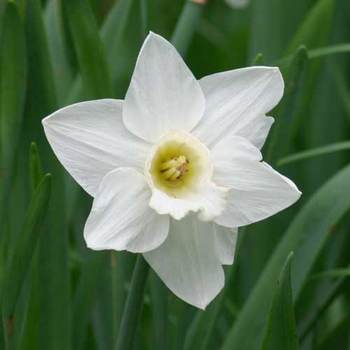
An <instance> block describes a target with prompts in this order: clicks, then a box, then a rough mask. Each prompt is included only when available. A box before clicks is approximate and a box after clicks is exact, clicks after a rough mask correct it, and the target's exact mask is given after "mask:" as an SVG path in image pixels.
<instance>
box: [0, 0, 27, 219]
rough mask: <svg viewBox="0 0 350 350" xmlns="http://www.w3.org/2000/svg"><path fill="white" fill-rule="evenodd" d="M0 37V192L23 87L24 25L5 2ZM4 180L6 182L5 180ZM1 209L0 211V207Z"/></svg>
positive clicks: (18, 125) (12, 148) (13, 141)
mask: <svg viewBox="0 0 350 350" xmlns="http://www.w3.org/2000/svg"><path fill="white" fill-rule="evenodd" d="M1 33H2V34H1V40H0V164H1V170H0V172H1V173H0V180H1V184H0V187H1V193H3V191H4V187H5V186H7V185H8V184H5V182H9V181H10V179H11V176H12V172H13V169H12V167H13V162H14V157H15V151H16V150H17V143H18V138H19V135H20V130H21V127H22V116H23V108H24V96H25V86H26V60H25V58H26V51H25V39H24V28H23V23H22V21H21V18H20V16H19V13H18V9H17V6H16V5H15V4H14V3H11V2H8V3H7V5H6V8H5V14H4V17H3V22H2V30H1ZM5 180H6V181H5ZM1 212H2V210H1Z"/></svg>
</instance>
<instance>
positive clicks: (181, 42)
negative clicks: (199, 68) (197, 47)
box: [171, 1, 204, 56]
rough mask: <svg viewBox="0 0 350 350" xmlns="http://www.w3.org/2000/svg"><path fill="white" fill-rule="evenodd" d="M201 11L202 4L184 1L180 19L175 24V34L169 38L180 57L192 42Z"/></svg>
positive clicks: (184, 54)
mask: <svg viewBox="0 0 350 350" xmlns="http://www.w3.org/2000/svg"><path fill="white" fill-rule="evenodd" d="M203 9H204V3H197V2H192V1H186V3H185V5H184V8H183V10H182V13H181V15H180V18H179V20H178V22H177V24H176V29H175V32H174V34H173V36H172V38H171V42H172V43H173V45H174V46H175V47H176V49H177V51H178V52H179V53H180V54H181V55H182V56H186V52H187V50H188V48H189V45H190V43H191V41H192V38H193V34H194V33H195V30H196V29H197V25H198V22H199V20H200V18H201V15H202V12H203Z"/></svg>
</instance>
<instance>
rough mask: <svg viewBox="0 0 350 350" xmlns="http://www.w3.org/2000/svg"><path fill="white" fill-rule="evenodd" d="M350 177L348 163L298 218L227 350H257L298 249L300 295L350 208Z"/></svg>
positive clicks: (295, 282)
mask: <svg viewBox="0 0 350 350" xmlns="http://www.w3.org/2000/svg"><path fill="white" fill-rule="evenodd" d="M349 177H350V166H347V167H345V168H344V169H343V170H341V171H340V172H339V173H337V174H336V175H335V176H334V177H332V178H331V179H330V180H329V181H328V182H327V183H326V184H325V185H323V186H322V187H321V188H320V189H319V190H318V191H317V192H316V193H315V194H314V195H313V196H312V197H311V199H310V200H309V201H308V203H307V204H306V205H305V206H304V207H303V208H302V210H301V211H300V212H299V213H298V215H297V216H296V217H295V219H294V220H293V222H292V224H291V225H290V227H289V228H288V230H287V232H286V233H285V234H284V235H283V238H282V240H281V241H280V243H279V244H278V246H277V247H276V248H275V250H274V253H273V255H272V256H271V258H270V259H269V261H268V263H267V265H266V267H265V269H264V271H263V273H262V274H261V275H260V278H259V280H258V282H257V283H256V285H255V287H254V289H253V291H252V292H251V293H250V296H249V298H248V300H247V301H246V303H245V305H244V307H243V308H242V310H241V312H240V314H239V316H238V318H237V320H236V322H235V324H234V325H233V327H232V329H231V330H230V332H229V333H228V335H227V338H226V341H225V343H224V346H223V349H224V350H229V349H232V348H239V349H240V350H254V349H256V348H257V347H258V346H259V343H260V341H261V336H262V330H263V326H264V323H265V320H266V319H265V317H266V316H265V315H266V314H267V311H268V310H267V308H268V305H269V303H270V301H271V299H272V291H271V284H272V283H273V281H275V280H276V279H277V276H278V272H279V268H280V266H281V265H282V264H283V260H284V257H285V256H286V255H287V254H288V253H289V252H290V251H294V252H295V258H294V265H293V269H292V285H293V290H294V293H295V299H297V298H298V297H299V295H300V291H301V289H302V288H303V286H304V284H305V281H306V279H307V276H308V274H309V272H310V270H311V268H312V266H313V264H314V262H315V259H316V258H317V256H318V254H319V252H320V251H321V249H322V248H323V246H324V244H325V242H326V239H327V238H328V235H329V233H330V231H331V229H332V227H333V226H334V225H335V224H336V223H337V222H338V221H339V220H340V219H341V218H342V216H343V215H344V214H345V213H346V212H347V211H348V210H349V208H350V186H348V183H349Z"/></svg>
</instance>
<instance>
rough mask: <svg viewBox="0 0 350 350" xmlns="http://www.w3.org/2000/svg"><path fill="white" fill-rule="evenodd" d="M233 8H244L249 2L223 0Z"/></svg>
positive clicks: (244, 0) (247, 0)
mask: <svg viewBox="0 0 350 350" xmlns="http://www.w3.org/2000/svg"><path fill="white" fill-rule="evenodd" d="M225 1H226V3H227V4H228V5H229V6H231V7H233V8H244V7H247V6H248V4H249V0H225Z"/></svg>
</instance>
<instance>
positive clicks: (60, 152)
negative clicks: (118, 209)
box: [42, 99, 150, 196]
mask: <svg viewBox="0 0 350 350" xmlns="http://www.w3.org/2000/svg"><path fill="white" fill-rule="evenodd" d="M42 123H43V126H44V130H45V134H46V137H47V139H48V141H49V143H50V145H51V147H52V149H53V151H54V152H55V154H56V156H57V158H58V159H59V161H60V162H61V163H62V164H63V166H64V167H65V168H66V169H67V171H68V172H69V173H70V174H71V175H72V177H73V178H74V179H75V180H76V181H77V182H78V183H79V184H80V186H82V187H83V188H84V190H85V191H86V192H88V193H89V194H90V195H92V196H94V195H95V194H96V192H97V189H98V186H99V184H100V182H101V180H102V178H103V177H104V176H105V175H106V174H107V173H108V172H110V171H111V170H113V169H115V168H117V167H123V166H124V167H125V166H126V167H127V166H130V167H136V168H139V169H142V168H143V166H144V162H145V159H146V156H147V154H148V152H149V149H150V146H149V145H148V144H147V143H145V142H144V141H143V140H141V139H139V138H137V137H135V136H134V135H133V134H131V133H130V132H129V131H128V130H127V129H126V128H125V126H124V124H123V120H122V101H120V100H111V99H106V100H97V101H88V102H82V103H77V104H74V105H71V106H68V107H64V108H62V109H60V110H58V111H57V112H55V113H53V114H51V115H50V116H48V117H46V118H45V119H43V121H42Z"/></svg>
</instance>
